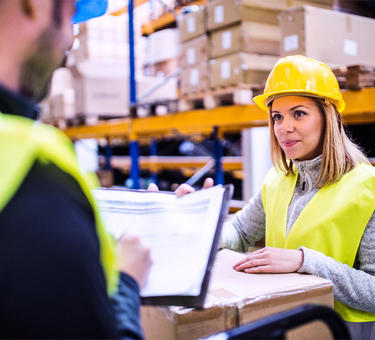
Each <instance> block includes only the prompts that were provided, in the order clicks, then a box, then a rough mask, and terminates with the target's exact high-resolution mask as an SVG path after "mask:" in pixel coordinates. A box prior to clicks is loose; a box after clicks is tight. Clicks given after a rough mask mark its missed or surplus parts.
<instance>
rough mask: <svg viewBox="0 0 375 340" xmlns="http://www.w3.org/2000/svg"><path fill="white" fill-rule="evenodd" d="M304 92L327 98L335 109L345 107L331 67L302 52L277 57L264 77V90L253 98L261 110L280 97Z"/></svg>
mask: <svg viewBox="0 0 375 340" xmlns="http://www.w3.org/2000/svg"><path fill="white" fill-rule="evenodd" d="M286 95H304V96H308V97H318V98H324V99H328V100H329V101H331V102H332V103H333V104H334V105H335V106H336V109H337V111H338V112H340V113H341V112H342V111H343V110H344V108H345V102H344V99H343V97H342V94H341V92H340V88H339V84H338V83H337V79H336V77H335V75H334V74H333V72H332V70H331V69H330V68H329V67H328V66H327V65H326V64H323V63H321V62H319V61H317V60H315V59H312V58H307V57H305V56H302V55H294V56H288V57H285V58H280V59H279V61H278V62H277V63H276V65H275V66H274V67H273V70H272V71H271V73H270V75H269V76H268V79H267V82H266V87H265V89H264V93H263V94H261V95H259V96H256V97H254V98H253V100H254V102H255V103H256V104H257V105H258V106H259V107H260V108H262V109H264V110H266V111H268V104H269V103H270V102H271V101H272V100H274V99H276V98H278V97H281V96H286Z"/></svg>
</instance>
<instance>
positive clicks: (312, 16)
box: [279, 6, 375, 66]
mask: <svg viewBox="0 0 375 340" xmlns="http://www.w3.org/2000/svg"><path fill="white" fill-rule="evenodd" d="M279 19H280V26H281V34H282V41H281V55H282V56H286V55H293V54H304V55H307V56H309V57H312V58H315V59H318V60H320V61H322V62H325V63H328V64H335V65H341V66H344V65H350V64H365V65H375V58H374V55H375V44H374V41H373V40H374V38H373V37H374V36H375V19H370V18H365V17H361V16H358V15H353V14H347V13H342V12H335V11H330V10H326V9H320V8H316V7H310V6H303V7H298V8H295V9H291V10H288V11H285V12H283V13H282V14H281V15H280V17H279Z"/></svg>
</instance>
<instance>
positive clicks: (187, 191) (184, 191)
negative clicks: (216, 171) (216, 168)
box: [147, 177, 214, 197]
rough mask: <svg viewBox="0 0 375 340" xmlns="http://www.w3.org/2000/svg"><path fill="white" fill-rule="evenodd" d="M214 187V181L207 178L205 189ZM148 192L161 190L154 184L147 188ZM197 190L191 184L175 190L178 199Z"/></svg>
mask: <svg viewBox="0 0 375 340" xmlns="http://www.w3.org/2000/svg"><path fill="white" fill-rule="evenodd" d="M213 186H214V180H213V179H212V178H211V177H207V178H206V179H205V180H204V183H203V189H208V188H211V187H213ZM147 190H148V191H159V188H158V186H157V185H156V184H154V183H150V185H149V186H148V188H147ZM194 191H195V189H194V188H193V187H192V186H190V185H189V184H185V183H183V184H180V185H179V186H178V188H177V189H176V190H175V194H176V195H177V197H182V196H184V195H186V194H190V193H191V192H194Z"/></svg>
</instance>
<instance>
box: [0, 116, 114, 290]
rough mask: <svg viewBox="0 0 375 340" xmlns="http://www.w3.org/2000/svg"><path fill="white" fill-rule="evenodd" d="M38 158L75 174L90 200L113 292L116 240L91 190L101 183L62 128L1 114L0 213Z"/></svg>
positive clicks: (102, 261) (107, 276)
mask: <svg viewBox="0 0 375 340" xmlns="http://www.w3.org/2000/svg"><path fill="white" fill-rule="evenodd" d="M36 161H39V162H41V163H45V164H46V163H53V164H54V165H56V166H57V167H59V168H60V169H61V170H62V171H64V172H66V173H68V174H69V175H71V176H72V177H73V178H74V179H75V180H76V181H77V183H78V184H79V185H80V187H81V189H82V191H83V193H84V194H85V195H86V197H87V199H88V201H89V202H90V204H91V206H92V209H93V212H94V216H95V221H96V232H97V235H98V237H99V242H100V260H101V264H102V267H103V271H104V274H105V277H106V282H107V290H108V293H109V294H110V295H112V294H113V293H115V292H116V289H117V284H118V271H117V263H116V253H115V241H114V239H113V238H112V237H111V236H110V235H109V234H108V233H107V232H106V230H105V227H104V225H103V222H102V220H101V218H100V215H99V211H98V208H97V206H96V204H95V200H94V197H93V195H92V192H91V189H92V188H94V187H95V185H96V186H97V184H98V183H97V180H96V179H95V180H93V176H92V178H89V177H87V176H84V175H83V173H82V171H81V170H80V168H79V165H78V161H77V158H76V155H75V152H74V148H73V144H72V143H71V142H70V140H69V139H68V138H67V137H66V136H65V135H64V134H63V133H62V132H61V131H59V130H57V129H56V128H54V127H52V126H47V125H44V124H40V123H36V122H34V121H32V120H30V119H27V118H23V117H18V116H12V115H5V114H0V188H1V192H0V212H1V211H2V210H3V209H4V207H5V206H6V205H7V203H8V202H9V201H10V200H11V198H12V197H13V195H14V194H15V193H16V191H17V190H18V188H19V186H20V185H21V183H22V182H23V180H24V178H25V177H26V176H27V174H28V172H29V171H30V169H31V167H32V166H33V164H34V163H35V162H36ZM94 182H95V183H94ZM51 227H52V226H51Z"/></svg>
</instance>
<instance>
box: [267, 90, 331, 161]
mask: <svg viewBox="0 0 375 340" xmlns="http://www.w3.org/2000/svg"><path fill="white" fill-rule="evenodd" d="M271 115H272V119H273V122H274V133H275V136H276V138H277V140H278V142H279V144H280V146H281V148H282V149H283V150H284V152H285V155H286V157H287V158H289V159H298V160H308V159H313V158H315V157H317V156H318V155H320V154H321V153H322V150H323V136H324V135H323V134H324V119H323V115H322V114H321V112H320V110H319V108H318V106H317V104H316V102H315V101H314V100H313V99H311V98H308V97H302V96H286V97H280V98H277V99H275V100H274V101H273V102H272V111H271Z"/></svg>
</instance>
